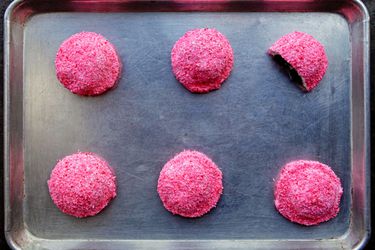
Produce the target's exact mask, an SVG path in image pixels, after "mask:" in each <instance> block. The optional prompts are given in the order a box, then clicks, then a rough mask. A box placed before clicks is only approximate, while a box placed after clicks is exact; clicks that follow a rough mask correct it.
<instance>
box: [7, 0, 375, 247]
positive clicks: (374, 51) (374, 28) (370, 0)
mask: <svg viewBox="0 0 375 250" xmlns="http://www.w3.org/2000/svg"><path fill="white" fill-rule="evenodd" d="M10 2H11V1H10V0H0V14H1V19H2V18H3V15H4V12H5V9H6V7H7V6H8V5H9V3H10ZM363 2H364V3H365V5H366V6H367V9H368V11H369V13H370V16H371V22H370V23H371V51H370V56H371V61H372V60H373V58H375V0H363ZM2 20H3V19H2ZM0 37H1V38H2V37H3V21H1V24H0ZM0 55H1V57H0V76H2V75H3V56H2V55H3V39H1V44H0ZM370 69H371V72H372V73H371V78H370V80H371V86H370V90H371V124H373V122H374V120H375V115H374V113H373V112H374V111H375V104H374V102H373V101H372V100H373V98H374V89H373V87H372V83H373V82H375V64H371V67H370ZM2 80H3V78H2V77H1V81H2ZM0 110H1V111H0V112H1V114H0V138H1V139H0V141H1V142H0V152H3V149H4V145H3V139H2V138H3V133H4V131H3V113H2V112H3V88H2V87H0ZM374 139H375V132H374V131H373V130H372V129H371V144H373V142H374ZM374 148H375V147H372V148H371V155H373V152H374ZM374 158H375V157H374ZM374 158H372V159H371V165H372V166H374V165H375V164H374ZM371 182H372V183H375V170H374V169H372V171H371ZM0 187H3V164H2V161H1V166H0ZM374 193H375V192H372V194H371V198H372V201H373V202H371V205H372V209H374V207H375V204H374V203H375V202H374V201H375V198H374ZM3 197H4V194H3V192H0V228H3V225H4V211H3V207H4V204H3V202H4V201H3ZM373 217H375V216H373ZM373 221H374V219H372V222H373ZM371 224H372V225H374V223H371ZM0 232H1V233H0V249H5V250H6V249H9V248H8V246H7V244H6V241H5V238H4V233H3V230H2V229H1V230H0ZM374 247H375V237H371V238H370V240H369V242H368V244H367V246H366V248H365V249H374Z"/></svg>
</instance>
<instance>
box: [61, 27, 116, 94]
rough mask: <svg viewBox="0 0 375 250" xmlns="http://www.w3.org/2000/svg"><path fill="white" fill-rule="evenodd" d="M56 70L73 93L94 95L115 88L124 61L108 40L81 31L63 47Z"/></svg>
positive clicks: (62, 45)
mask: <svg viewBox="0 0 375 250" xmlns="http://www.w3.org/2000/svg"><path fill="white" fill-rule="evenodd" d="M55 68H56V75H57V78H58V80H59V81H60V82H61V84H62V85H64V86H65V88H67V89H68V90H70V91H71V92H72V93H74V94H77V95H83V96H95V95H100V94H102V93H104V92H106V91H107V90H109V89H111V88H113V87H114V86H115V85H116V83H117V81H118V80H119V78H120V72H121V61H120V58H119V56H118V55H117V53H116V50H115V47H114V46H113V45H112V44H111V43H110V42H109V41H108V40H107V39H106V38H104V37H103V36H101V35H99V34H96V33H94V32H81V33H77V34H75V35H73V36H71V37H69V38H68V39H67V40H65V41H64V42H63V43H62V44H61V46H60V48H59V50H58V52H57V55H56V60H55Z"/></svg>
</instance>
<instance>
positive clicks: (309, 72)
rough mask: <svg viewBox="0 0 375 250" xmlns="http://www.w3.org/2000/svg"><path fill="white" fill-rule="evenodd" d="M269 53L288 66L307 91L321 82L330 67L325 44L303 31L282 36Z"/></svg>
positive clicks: (291, 75)
mask: <svg viewBox="0 0 375 250" xmlns="http://www.w3.org/2000/svg"><path fill="white" fill-rule="evenodd" d="M268 53H269V54H270V55H271V56H273V57H274V59H275V60H276V61H278V62H279V63H280V64H282V65H284V66H285V67H286V69H287V70H288V71H289V75H290V77H291V78H292V79H293V80H294V81H295V82H296V83H297V84H298V85H299V86H300V87H301V88H302V89H303V90H305V91H311V90H312V89H313V88H315V87H316V86H317V85H318V84H319V82H320V81H321V80H322V78H323V76H324V74H325V73H326V70H327V67H328V59H327V55H326V52H325V50H324V47H323V45H322V44H321V43H320V42H319V41H317V40H316V39H315V38H314V37H312V36H311V35H309V34H306V33H303V32H293V33H290V34H287V35H285V36H283V37H281V38H280V39H279V40H277V41H276V42H275V43H274V44H273V45H272V46H271V48H269V50H268Z"/></svg>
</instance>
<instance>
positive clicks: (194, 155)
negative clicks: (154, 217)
mask: <svg viewBox="0 0 375 250" xmlns="http://www.w3.org/2000/svg"><path fill="white" fill-rule="evenodd" d="M157 190H158V193H159V196H160V199H161V200H162V202H163V205H164V207H165V208H166V209H167V210H168V211H170V212H171V213H173V214H178V215H181V216H183V217H190V218H193V217H200V216H202V215H204V214H206V213H207V212H209V211H210V210H211V209H212V208H213V207H215V206H216V203H217V202H218V201H219V199H220V196H221V194H222V192H223V184H222V173H221V171H220V169H219V168H218V167H217V166H216V164H215V163H214V162H213V161H212V160H211V159H210V158H208V157H207V156H206V155H204V154H202V153H200V152H198V151H191V150H185V151H183V152H181V153H179V154H178V155H176V156H175V157H173V158H172V159H171V160H169V161H168V162H167V163H166V164H165V165H164V167H163V169H162V170H161V172H160V176H159V180H158V187H157Z"/></svg>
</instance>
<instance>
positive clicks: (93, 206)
mask: <svg viewBox="0 0 375 250" xmlns="http://www.w3.org/2000/svg"><path fill="white" fill-rule="evenodd" d="M115 179H116V177H115V175H114V173H113V172H112V169H111V167H110V166H109V165H108V163H107V162H106V161H105V160H104V159H102V158H101V157H99V156H98V155H96V154H94V153H76V154H72V155H69V156H66V157H65V158H63V159H62V160H60V161H59V162H58V163H57V165H56V166H55V168H54V169H53V170H52V173H51V176H50V179H49V180H48V188H49V192H50V195H51V198H52V200H53V202H54V203H55V205H56V206H57V207H58V208H59V209H60V210H61V211H62V212H64V213H66V214H69V215H72V216H75V217H78V218H82V217H87V216H93V215H96V214H97V213H99V212H100V211H101V210H102V209H103V208H105V207H106V206H107V205H108V203H109V201H110V200H111V199H113V198H114V197H115V196H116V183H115Z"/></svg>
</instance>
